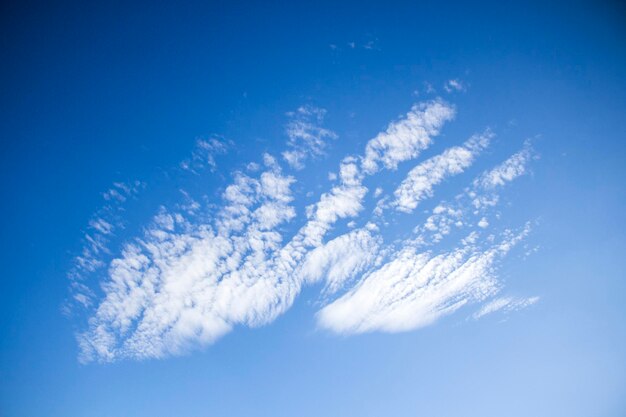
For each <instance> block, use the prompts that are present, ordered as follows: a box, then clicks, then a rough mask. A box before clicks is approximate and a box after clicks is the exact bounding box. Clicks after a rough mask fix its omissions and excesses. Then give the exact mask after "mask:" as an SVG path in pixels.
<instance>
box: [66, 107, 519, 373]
mask: <svg viewBox="0 0 626 417" xmlns="http://www.w3.org/2000/svg"><path fill="white" fill-rule="evenodd" d="M454 114H455V110H454V108H453V107H452V106H451V105H450V104H448V103H446V102H444V101H443V100H440V99H438V100H434V101H428V102H424V103H420V104H417V105H415V106H413V107H412V108H411V110H410V111H409V112H408V113H407V114H405V115H404V116H402V117H400V118H399V119H398V120H396V121H393V122H391V123H390V124H389V126H388V127H387V128H386V129H385V130H384V131H383V132H381V133H379V134H378V135H376V136H375V137H374V138H373V139H371V140H370V141H368V142H367V144H366V145H365V149H364V150H363V152H362V153H360V154H359V153H357V154H355V155H348V156H346V157H344V158H343V159H342V161H341V163H340V164H339V167H338V168H337V170H336V172H337V174H335V175H336V177H335V178H334V180H333V182H334V183H333V185H332V186H331V187H330V188H329V189H328V190H327V191H326V192H323V193H321V194H320V195H319V198H318V199H317V201H316V202H315V203H313V204H310V205H309V206H308V207H306V213H305V216H304V218H303V217H302V216H298V215H297V214H298V213H297V212H296V207H297V204H296V203H297V201H296V198H297V193H295V192H294V186H295V184H296V183H297V181H298V178H297V176H295V174H288V173H285V172H284V170H283V168H282V167H281V164H280V162H279V161H278V160H277V159H275V158H274V157H272V156H271V155H269V154H265V155H264V157H263V164H260V163H251V164H248V165H247V169H246V171H245V172H241V171H236V172H234V173H233V174H232V178H233V179H232V182H231V184H230V185H228V186H227V187H226V188H225V189H224V191H223V193H222V196H221V201H220V203H219V204H217V206H216V209H215V210H213V211H211V212H210V215H209V216H207V215H202V216H200V215H198V213H199V211H200V210H201V209H200V208H198V204H197V203H195V201H194V203H195V205H194V206H193V207H194V208H193V209H185V208H184V207H187V206H189V204H187V203H185V204H181V205H179V206H178V208H175V209H166V208H161V209H159V211H158V212H157V213H156V215H155V216H154V217H153V218H152V219H151V221H150V222H149V224H148V225H147V226H146V227H145V228H144V232H143V233H142V234H141V235H139V236H137V237H135V238H133V239H131V240H129V241H127V243H125V244H124V245H123V247H122V248H121V249H120V250H119V252H118V253H117V254H116V255H115V256H114V258H113V259H112V261H110V262H109V263H108V265H107V268H108V269H107V274H106V278H105V279H104V280H103V281H102V282H101V283H100V285H99V287H100V288H101V290H98V291H100V293H101V295H100V296H99V298H98V300H97V302H95V303H94V304H91V305H93V309H92V310H90V313H89V314H90V317H89V320H88V324H87V328H86V329H84V331H82V332H81V333H80V334H79V335H78V340H79V344H80V348H81V360H83V361H90V360H98V361H112V360H117V359H121V358H137V359H141V358H160V357H164V356H168V355H176V354H181V353H184V352H186V351H188V350H189V349H193V348H197V347H201V346H204V345H207V344H210V343H213V342H214V341H215V340H217V339H218V338H220V337H222V336H223V335H224V334H226V333H228V332H230V331H231V330H232V329H233V328H234V327H235V326H238V325H245V326H250V327H254V326H259V325H264V324H267V323H270V322H271V321H273V320H274V319H275V318H276V317H277V316H279V315H280V314H283V313H284V312H286V311H287V310H288V309H289V308H290V307H291V305H292V304H293V302H294V300H295V298H296V297H297V296H298V294H299V293H300V291H301V289H302V287H303V286H304V285H310V284H314V283H319V282H321V283H323V291H322V294H323V301H322V303H323V304H324V305H323V307H322V308H321V310H320V312H319V314H318V319H319V323H320V325H321V326H322V327H324V328H327V329H329V330H333V331H337V332H341V333H359V332H364V331H374V330H382V331H400V330H408V329H412V328H416V327H420V326H423V325H426V324H428V323H432V322H434V321H435V320H437V319H438V318H439V317H441V316H443V315H446V314H449V313H451V312H453V311H455V310H456V309H458V308H459V307H460V306H462V305H465V304H469V303H472V302H479V301H482V300H484V299H486V298H487V297H490V296H493V295H495V294H496V293H497V292H498V290H499V288H500V286H499V284H498V281H497V278H496V275H495V268H496V265H497V262H498V260H499V259H501V258H502V257H503V256H505V255H506V253H508V252H509V251H510V250H511V249H512V248H513V246H514V245H515V244H517V243H518V242H519V241H520V240H521V239H522V238H524V237H525V236H526V234H527V233H528V230H529V228H528V227H526V228H524V229H523V230H522V231H519V232H513V231H504V232H501V233H500V234H499V236H500V238H499V239H495V238H494V239H491V240H489V239H487V238H485V237H484V236H483V235H480V232H479V231H480V230H482V226H480V225H478V224H476V225H474V226H469V227H468V235H467V236H466V238H465V239H462V240H461V241H460V242H458V245H457V247H456V248H455V249H452V250H447V251H443V250H442V251H440V252H439V253H436V252H435V251H434V250H429V251H424V250H423V249H422V247H423V245H424V242H425V239H427V235H428V234H429V233H432V230H430V228H431V226H429V223H428V221H430V220H428V221H427V223H425V225H423V226H421V227H417V228H416V229H415V231H414V234H413V236H411V237H410V238H407V239H405V240H403V241H401V242H395V243H394V244H388V243H385V239H384V233H383V230H382V229H384V226H385V225H384V224H381V223H380V222H379V220H380V219H379V218H377V217H375V216H374V217H372V218H370V219H367V217H365V216H364V215H363V208H364V199H365V196H366V195H367V193H368V192H369V190H368V188H367V187H366V186H365V185H364V184H365V183H366V180H367V181H372V180H373V179H368V178H369V177H374V176H375V175H376V174H378V173H379V172H380V171H382V170H395V169H396V168H397V167H398V166H399V164H401V163H403V162H406V161H409V160H411V159H414V158H416V157H418V155H419V154H420V153H421V152H422V151H423V150H424V149H426V148H428V147H429V146H430V145H431V143H432V142H433V140H434V138H435V137H436V136H437V135H438V134H439V133H440V131H441V129H442V128H443V126H444V124H445V123H446V122H447V121H449V120H451V119H452V118H453V117H454ZM290 117H291V118H292V119H291V120H290V122H289V123H288V125H287V136H288V141H287V145H286V146H287V150H285V151H284V152H283V153H282V156H283V158H284V160H285V161H286V162H287V163H288V164H289V165H290V166H291V167H294V168H296V169H298V168H303V165H304V161H305V160H306V159H307V158H311V157H315V156H319V155H321V154H323V152H324V151H325V146H326V141H327V140H328V139H334V138H335V137H336V134H335V133H333V132H332V131H330V130H327V129H326V128H323V127H321V123H322V122H323V117H324V111H323V110H321V109H317V108H312V107H302V108H300V109H298V110H297V111H296V112H294V113H293V114H291V115H290ZM490 137H491V133H490V132H486V133H484V134H482V135H476V136H474V137H472V138H470V139H469V140H468V141H467V142H465V143H464V144H463V145H461V146H455V147H451V148H449V149H448V150H446V151H444V152H443V153H442V154H441V155H439V156H437V157H434V158H431V159H429V160H427V161H425V162H423V163H421V164H419V165H418V166H417V167H416V168H415V169H414V170H412V171H411V172H410V173H409V175H408V176H407V178H406V179H405V180H404V181H403V182H402V183H401V184H400V185H399V186H398V187H397V190H400V191H397V190H396V191H397V192H396V193H395V194H394V195H395V196H396V202H395V203H394V204H395V205H396V207H400V204H403V206H402V207H409V208H410V207H411V205H412V204H417V203H418V202H419V201H421V200H422V199H425V198H428V197H429V196H430V195H432V190H433V188H434V187H435V186H436V185H437V184H438V183H440V182H441V181H443V180H444V179H445V178H446V177H448V176H450V175H455V174H459V173H461V172H463V170H464V169H465V168H466V167H467V166H469V164H471V163H472V161H473V159H474V158H475V156H476V155H477V154H478V153H479V152H480V151H481V150H482V149H483V148H484V147H485V146H487V144H488V141H489V139H490ZM211 149H213V150H215V149H214V148H211ZM296 154H297V155H296ZM294 155H296V156H294ZM193 159H195V157H192V158H191V160H193ZM202 160H204V161H206V160H207V159H206V158H205V157H203V158H202ZM294 161H295V162H294ZM296 162H297V163H296ZM206 163H207V164H208V165H209V167H210V166H211V163H210V162H206ZM419 167H421V168H419ZM418 168H419V169H418ZM495 169H496V170H498V171H497V172H501V175H500V176H499V177H498V176H496V175H495V174H493V172H492V171H489V172H487V173H485V174H483V175H482V176H480V177H479V178H477V179H476V181H475V182H474V183H473V185H472V186H471V187H470V188H468V190H466V191H464V193H463V195H465V196H466V197H465V198H466V199H467V206H469V207H471V208H467V207H459V208H456V209H454V208H452V207H451V208H445V209H444V208H442V209H440V210H439V211H438V212H437V213H434V214H433V215H439V216H450V217H458V216H460V217H462V216H463V215H464V213H465V212H466V211H467V210H473V211H475V212H477V214H474V215H475V216H478V215H481V216H483V217H484V215H483V214H484V213H479V211H480V208H476V207H474V205H473V204H474V201H475V200H476V201H480V199H481V198H487V197H486V195H487V194H489V193H493V192H494V191H493V190H494V189H495V188H497V186H498V184H497V183H498V181H499V180H498V178H501V179H507V178H508V179H509V180H510V179H512V177H513V176H514V175H513V174H510V173H509V168H507V167H504V166H499V167H496V168H495ZM292 172H293V171H292ZM494 172H495V171H494ZM420 178H422V179H420ZM418 183H419V184H422V183H423V184H426V185H425V186H419V185H417V184H418ZM490 183H493V187H494V188H490V187H491V186H489V184H490ZM416 187H417V188H416ZM382 193H383V189H382V187H377V188H376V190H375V191H374V193H373V194H374V195H375V196H376V197H378V196H380V195H381V194H382ZM185 198H186V200H185V201H187V200H188V199H189V196H187V195H185ZM400 201H402V203H400ZM413 201H414V202H415V203H413ZM455 210H457V211H458V212H459V213H458V216H457V214H455ZM364 217H365V219H364V221H363V222H362V223H360V224H365V225H364V226H363V227H356V222H355V220H357V221H358V220H361V219H363V218H364ZM431 217H432V216H431ZM442 218H443V217H442ZM344 219H345V220H344ZM340 220H343V221H345V222H347V223H348V227H350V228H351V230H349V231H348V232H346V233H343V234H339V235H334V236H333V235H332V234H331V232H332V231H333V230H334V229H335V228H336V225H337V223H338V222H339V221H340ZM440 220H441V219H440ZM441 222H443V220H441V221H440V222H439V223H441ZM431 223H432V224H433V225H434V224H435V223H436V222H435V220H432V221H431ZM107 224H108V223H107V222H106V221H103V222H98V221H94V223H93V228H94V230H98V233H100V234H102V235H103V236H106V234H107V233H111V230H110V228H109V227H108V226H107ZM288 226H289V228H288ZM294 227H295V229H294ZM289 229H291V230H292V231H293V232H292V233H289V232H288V230H289ZM440 233H442V231H441V230H440ZM94 245H95V246H96V247H97V245H98V242H97V241H95V243H94ZM81 290H82V292H80V294H85V296H88V297H89V298H90V299H93V298H94V295H93V294H95V293H98V291H96V290H95V289H93V288H92V287H90V286H84V288H81Z"/></svg>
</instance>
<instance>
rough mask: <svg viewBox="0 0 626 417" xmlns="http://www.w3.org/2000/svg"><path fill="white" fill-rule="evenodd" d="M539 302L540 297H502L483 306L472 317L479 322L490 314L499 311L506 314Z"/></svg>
mask: <svg viewBox="0 0 626 417" xmlns="http://www.w3.org/2000/svg"><path fill="white" fill-rule="evenodd" d="M537 301H539V297H527V298H514V297H501V298H496V299H494V300H491V301H490V302H488V303H486V304H485V305H483V306H482V308H481V309H480V310H478V311H477V312H476V313H474V315H473V316H472V317H473V318H474V319H476V320H478V319H480V318H482V317H484V316H486V315H488V314H492V313H495V312H497V311H504V312H506V313H508V312H511V311H516V310H521V309H523V308H526V307H528V306H531V305H533V304H535V303H536V302H537Z"/></svg>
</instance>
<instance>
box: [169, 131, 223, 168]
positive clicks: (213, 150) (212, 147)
mask: <svg viewBox="0 0 626 417" xmlns="http://www.w3.org/2000/svg"><path fill="white" fill-rule="evenodd" d="M231 146H232V142H229V141H226V140H225V139H224V138H221V137H218V136H214V137H211V138H208V139H197V140H196V146H195V148H194V150H193V151H192V153H191V157H190V158H187V159H185V160H183V161H182V162H181V163H180V167H181V168H182V169H184V170H186V171H191V172H197V171H198V170H202V169H204V168H206V167H208V168H209V169H210V170H211V172H214V171H215V170H216V169H217V162H216V160H215V157H216V156H217V155H221V154H225V153H226V152H228V149H229V148H230V147H231Z"/></svg>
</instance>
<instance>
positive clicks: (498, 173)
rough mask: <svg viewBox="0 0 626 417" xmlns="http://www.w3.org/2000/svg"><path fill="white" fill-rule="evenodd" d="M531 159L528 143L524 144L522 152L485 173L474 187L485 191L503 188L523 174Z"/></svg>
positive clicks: (531, 154)
mask: <svg viewBox="0 0 626 417" xmlns="http://www.w3.org/2000/svg"><path fill="white" fill-rule="evenodd" d="M532 157H533V153H532V148H531V147H530V142H526V143H525V144H524V148H523V149H522V150H520V151H519V152H517V153H515V154H514V155H512V156H511V157H510V158H509V159H507V160H506V161H504V162H503V163H501V164H500V165H498V166H497V167H495V168H494V169H492V170H491V171H488V172H485V173H484V174H483V175H482V176H481V177H480V178H478V179H477V180H476V181H475V183H474V186H475V187H477V188H478V187H480V188H482V189H485V190H490V189H494V188H496V187H500V186H503V185H504V184H506V183H507V182H510V181H512V180H514V179H515V178H517V177H519V176H521V175H523V174H525V173H526V170H527V165H528V162H529V161H530V160H531V158H532Z"/></svg>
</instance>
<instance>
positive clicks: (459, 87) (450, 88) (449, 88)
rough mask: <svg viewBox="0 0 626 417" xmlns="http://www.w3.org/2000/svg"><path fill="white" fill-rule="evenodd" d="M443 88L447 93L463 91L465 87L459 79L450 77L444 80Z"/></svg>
mask: <svg viewBox="0 0 626 417" xmlns="http://www.w3.org/2000/svg"><path fill="white" fill-rule="evenodd" d="M443 89H444V90H446V92H448V93H452V92H455V91H465V90H466V89H467V87H466V85H465V84H464V83H463V82H462V81H461V80H459V79H452V80H448V81H446V82H445V84H444V85H443Z"/></svg>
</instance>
